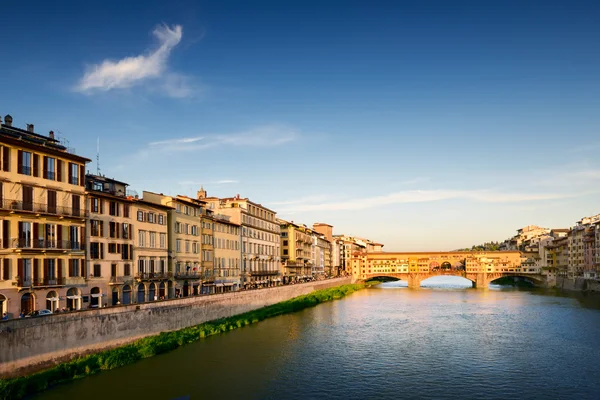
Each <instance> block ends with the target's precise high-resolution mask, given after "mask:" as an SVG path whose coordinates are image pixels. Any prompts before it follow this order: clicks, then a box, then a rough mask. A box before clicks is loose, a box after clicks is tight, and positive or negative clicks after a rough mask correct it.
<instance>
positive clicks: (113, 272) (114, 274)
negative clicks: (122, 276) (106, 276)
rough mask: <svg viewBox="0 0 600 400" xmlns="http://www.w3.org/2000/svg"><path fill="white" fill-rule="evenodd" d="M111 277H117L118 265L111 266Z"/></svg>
mask: <svg viewBox="0 0 600 400" xmlns="http://www.w3.org/2000/svg"><path fill="white" fill-rule="evenodd" d="M110 276H111V278H114V277H116V276H117V264H110Z"/></svg>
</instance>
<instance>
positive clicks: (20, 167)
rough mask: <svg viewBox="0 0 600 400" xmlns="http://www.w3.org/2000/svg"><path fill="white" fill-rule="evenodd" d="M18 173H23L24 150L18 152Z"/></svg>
mask: <svg viewBox="0 0 600 400" xmlns="http://www.w3.org/2000/svg"><path fill="white" fill-rule="evenodd" d="M17 172H18V173H19V174H22V173H23V150H19V151H18V152H17Z"/></svg>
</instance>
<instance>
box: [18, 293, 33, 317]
mask: <svg viewBox="0 0 600 400" xmlns="http://www.w3.org/2000/svg"><path fill="white" fill-rule="evenodd" d="M33 310H35V297H33V293H24V294H23V296H21V313H23V314H25V315H27V314H29V313H30V312H32V311H33Z"/></svg>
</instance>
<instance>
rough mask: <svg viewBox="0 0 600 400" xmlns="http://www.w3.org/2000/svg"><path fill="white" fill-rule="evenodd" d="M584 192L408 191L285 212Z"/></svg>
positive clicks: (545, 197)
mask: <svg viewBox="0 0 600 400" xmlns="http://www.w3.org/2000/svg"><path fill="white" fill-rule="evenodd" d="M580 195H581V193H576V194H567V193H505V192H501V191H494V190H409V191H402V192H396V193H390V194H388V195H383V196H374V197H367V198H358V199H352V200H344V201H336V202H320V203H313V204H296V203H291V202H288V205H290V206H289V207H287V209H284V210H281V212H282V213H284V212H292V211H294V212H299V211H348V210H364V209H369V208H375V207H382V206H387V205H392V204H404V203H424V202H432V201H441V200H450V199H464V200H472V201H479V202H485V203H518V202H528V201H542V200H554V199H563V198H568V197H577V196H580Z"/></svg>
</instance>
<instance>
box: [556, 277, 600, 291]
mask: <svg viewBox="0 0 600 400" xmlns="http://www.w3.org/2000/svg"><path fill="white" fill-rule="evenodd" d="M556 288H557V289H559V290H565V291H569V292H597V293H600V281H598V280H596V279H584V278H563V277H557V278H556Z"/></svg>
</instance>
